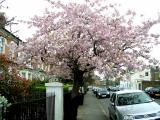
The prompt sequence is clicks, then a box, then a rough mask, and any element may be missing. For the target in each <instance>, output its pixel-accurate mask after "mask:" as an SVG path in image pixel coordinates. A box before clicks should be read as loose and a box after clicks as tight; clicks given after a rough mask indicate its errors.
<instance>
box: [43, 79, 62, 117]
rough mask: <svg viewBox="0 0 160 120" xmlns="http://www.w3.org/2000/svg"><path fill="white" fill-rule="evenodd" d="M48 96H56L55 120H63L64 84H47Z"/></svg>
mask: <svg viewBox="0 0 160 120" xmlns="http://www.w3.org/2000/svg"><path fill="white" fill-rule="evenodd" d="M45 86H46V94H47V96H50V95H51V94H55V110H54V111H55V113H54V115H55V119H54V120H63V84H62V83H59V82H52V83H45Z"/></svg>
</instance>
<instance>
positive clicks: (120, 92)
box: [116, 90, 143, 94]
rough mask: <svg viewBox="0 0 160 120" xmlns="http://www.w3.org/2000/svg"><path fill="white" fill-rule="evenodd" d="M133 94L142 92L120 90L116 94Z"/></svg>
mask: <svg viewBox="0 0 160 120" xmlns="http://www.w3.org/2000/svg"><path fill="white" fill-rule="evenodd" d="M135 92H143V91H142V90H121V91H117V92H116V93H117V94H125V93H135Z"/></svg>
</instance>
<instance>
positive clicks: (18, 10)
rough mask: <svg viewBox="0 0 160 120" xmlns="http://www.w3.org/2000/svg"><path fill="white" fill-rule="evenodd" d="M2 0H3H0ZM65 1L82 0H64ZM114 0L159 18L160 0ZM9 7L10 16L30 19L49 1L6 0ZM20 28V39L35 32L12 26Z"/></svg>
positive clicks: (123, 5)
mask: <svg viewBox="0 0 160 120" xmlns="http://www.w3.org/2000/svg"><path fill="white" fill-rule="evenodd" d="M0 1H1V0H0ZM63 1H80V0H63ZM109 1H112V2H116V3H120V4H121V10H122V11H125V10H127V9H132V10H134V11H136V12H137V13H138V14H144V16H145V18H157V16H158V12H160V0H109ZM5 4H6V6H8V9H4V10H3V11H4V12H5V13H6V15H7V16H8V17H15V16H16V20H29V19H30V18H31V17H32V16H34V15H41V14H43V11H44V9H45V8H46V7H47V6H48V3H47V2H46V1H44V0H6V2H5ZM159 28H160V25H159V26H156V27H154V29H153V31H156V32H160V29H159ZM16 30H18V31H19V32H17V33H15V34H16V35H18V36H19V38H20V39H22V40H24V41H25V39H26V38H28V37H30V36H31V35H32V33H33V31H31V30H30V29H28V28H27V26H26V25H24V24H23V25H22V24H18V25H16V26H15V27H12V31H13V32H14V31H16ZM157 50H158V48H156V49H155V50H154V51H153V53H152V54H153V56H154V57H156V58H158V59H160V55H158V54H157Z"/></svg>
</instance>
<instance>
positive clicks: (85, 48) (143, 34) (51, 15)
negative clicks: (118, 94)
mask: <svg viewBox="0 0 160 120" xmlns="http://www.w3.org/2000/svg"><path fill="white" fill-rule="evenodd" d="M48 2H50V4H51V7H49V9H46V11H45V13H44V15H43V16H35V17H34V18H32V20H31V21H29V22H28V23H29V24H30V25H31V26H33V27H36V28H37V32H36V34H35V35H34V37H32V38H30V39H29V40H28V42H27V43H26V44H25V46H23V47H22V48H21V50H23V52H24V53H25V56H23V58H24V60H25V61H29V62H32V64H40V63H45V64H46V65H53V67H52V69H51V71H52V74H57V75H63V76H65V77H70V78H73V79H74V81H76V80H78V79H82V78H83V77H82V76H83V75H84V73H85V72H88V71H91V70H93V69H97V70H99V71H107V72H108V73H113V72H115V71H116V74H118V73H119V72H120V71H121V70H123V68H130V69H132V68H138V67H140V66H142V65H143V61H142V58H144V59H150V56H149V52H150V49H151V47H152V46H151V45H153V44H154V43H157V39H156V38H157V37H158V35H149V34H148V31H149V30H150V28H151V27H152V26H153V25H154V24H156V23H157V22H158V21H157V20H147V21H144V22H142V23H141V24H135V23H134V18H135V16H136V14H135V12H133V11H131V10H128V11H126V13H125V14H121V13H120V12H119V11H118V9H117V8H116V5H112V4H108V3H107V1H105V0H84V2H81V3H76V2H69V3H63V2H60V1H58V2H53V1H51V0H48ZM152 38H154V39H152ZM21 55H22V54H21ZM21 59H22V57H21ZM77 76H81V78H79V77H77Z"/></svg>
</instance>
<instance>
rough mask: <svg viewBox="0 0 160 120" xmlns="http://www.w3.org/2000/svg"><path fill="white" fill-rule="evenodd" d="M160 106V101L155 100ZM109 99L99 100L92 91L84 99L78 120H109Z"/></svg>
mask: <svg viewBox="0 0 160 120" xmlns="http://www.w3.org/2000/svg"><path fill="white" fill-rule="evenodd" d="M155 101H156V102H157V103H158V104H160V99H155ZM108 103H109V98H102V99H97V98H96V97H95V95H94V94H93V93H92V91H89V92H88V93H87V95H86V96H85V99H84V105H82V106H80V107H79V109H78V111H79V112H78V117H77V120H109V114H108Z"/></svg>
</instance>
